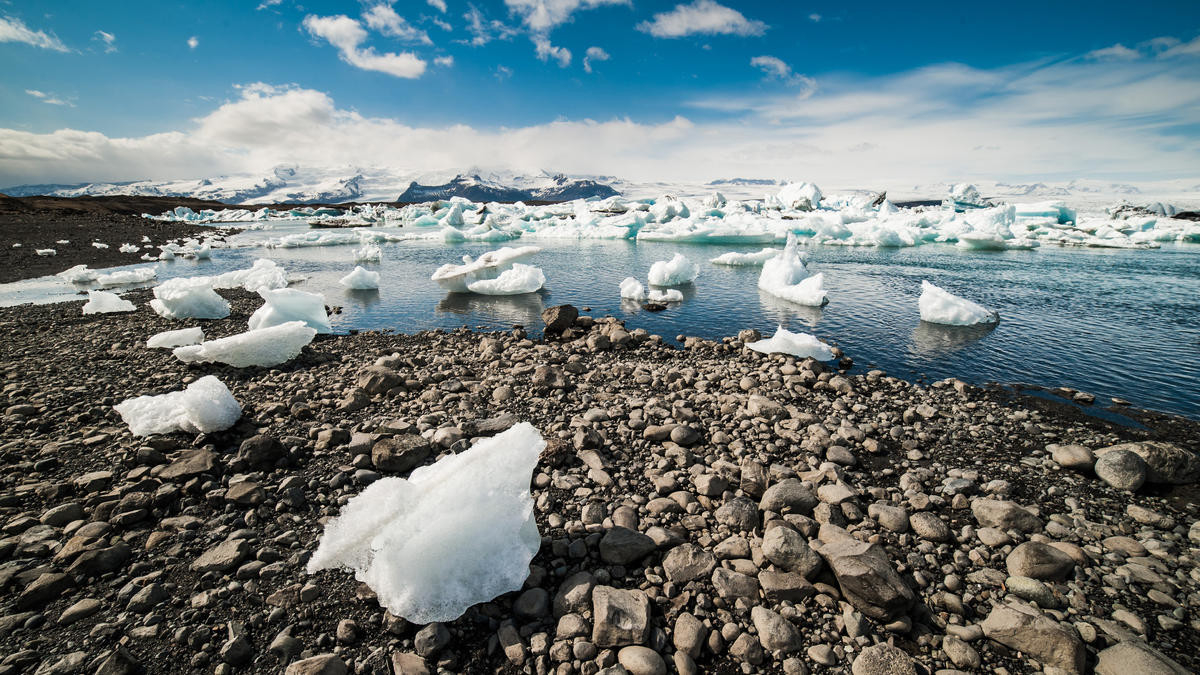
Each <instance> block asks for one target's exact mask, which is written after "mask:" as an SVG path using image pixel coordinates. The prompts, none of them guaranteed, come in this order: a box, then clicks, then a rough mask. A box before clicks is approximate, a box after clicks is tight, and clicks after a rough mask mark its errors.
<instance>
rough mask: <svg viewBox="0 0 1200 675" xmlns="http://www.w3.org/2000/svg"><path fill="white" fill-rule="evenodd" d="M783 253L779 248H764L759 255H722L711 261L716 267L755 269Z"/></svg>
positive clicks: (731, 252) (733, 253) (732, 253)
mask: <svg viewBox="0 0 1200 675" xmlns="http://www.w3.org/2000/svg"><path fill="white" fill-rule="evenodd" d="M780 253H781V251H780V250H779V249H777V248H764V249H763V250H761V251H758V252H757V253H735V252H733V251H730V252H729V253H722V254H721V255H719V256H717V257H715V258H712V259H710V260H709V262H710V263H712V264H714V265H728V266H731V267H753V266H755V265H761V264H763V263H765V262H767V261H768V260H770V259H771V258H774V257H775V256H777V255H779V254H780Z"/></svg>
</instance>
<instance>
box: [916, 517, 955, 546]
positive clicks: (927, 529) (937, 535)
mask: <svg viewBox="0 0 1200 675" xmlns="http://www.w3.org/2000/svg"><path fill="white" fill-rule="evenodd" d="M908 523H909V525H910V526H911V527H912V530H913V532H916V533H917V536H919V537H921V538H923V539H928V540H929V541H936V542H939V543H940V542H946V541H950V540H951V539H953V538H954V535H953V534H951V532H950V526H949V525H947V524H946V523H945V522H944V521H943V520H942V519H941V518H938V517H937V515H935V514H933V513H930V512H928V511H918V512H917V513H914V514H912V515H911V516H909V517H908Z"/></svg>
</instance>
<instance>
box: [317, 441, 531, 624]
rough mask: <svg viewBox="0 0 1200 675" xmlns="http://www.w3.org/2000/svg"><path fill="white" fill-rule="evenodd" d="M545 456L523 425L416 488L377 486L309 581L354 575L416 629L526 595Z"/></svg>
mask: <svg viewBox="0 0 1200 675" xmlns="http://www.w3.org/2000/svg"><path fill="white" fill-rule="evenodd" d="M544 447H545V442H544V441H543V440H542V437H541V435H540V434H538V431H537V429H535V428H534V427H533V426H532V425H530V424H529V423H527V422H522V423H521V424H518V425H516V426H514V427H513V428H511V429H509V430H508V431H505V432H504V433H502V434H499V435H498V436H494V437H492V438H489V439H486V440H483V441H480V442H479V443H477V444H475V445H474V446H473V447H471V448H469V449H467V450H465V451H463V452H461V453H459V454H456V455H455V454H450V455H446V456H445V457H444V458H442V459H440V460H438V461H437V462H436V463H435V464H432V465H429V466H423V467H420V468H418V469H416V470H414V471H413V472H412V474H411V475H410V476H409V477H408V479H407V480H405V479H404V478H398V477H388V478H384V479H382V480H379V481H376V482H375V483H372V484H371V485H370V486H368V487H367V488H366V489H365V490H363V491H362V493H361V494H359V495H358V496H356V497H354V498H352V499H351V500H350V501H349V502H348V503H347V504H346V506H345V507H343V509H342V512H341V515H339V516H338V517H337V518H335V519H334V520H332V521H330V522H329V524H328V525H326V527H325V533H324V534H323V535H322V537H321V543H320V545H319V546H318V547H317V550H316V551H315V552H314V553H313V555H312V558H311V559H310V560H309V562H308V572H309V574H314V573H316V572H318V571H320V570H324V569H336V568H345V569H350V570H353V571H354V577H355V579H357V580H358V581H361V582H363V583H366V584H367V585H368V586H370V587H371V590H373V591H375V595H376V597H377V598H378V599H379V604H380V605H382V606H384V607H386V608H387V609H388V610H389V611H390V612H391V613H392V614H395V615H396V616H399V617H403V618H405V619H407V620H409V621H411V622H413V623H417V624H426V623H431V622H435V621H451V620H453V619H456V618H458V617H459V616H461V615H462V614H463V612H465V611H466V610H467V609H468V608H470V607H471V606H472V605H475V604H477V603H481V602H488V601H489V600H492V599H493V598H495V597H496V596H498V595H500V594H502V593H507V592H509V591H516V590H519V589H520V588H521V587H522V586H523V585H524V582H525V579H526V578H527V577H528V576H529V563H530V561H532V560H533V557H534V555H536V554H537V552H538V549H539V548H540V547H541V537H540V535H539V534H538V529H537V523H536V522H535V521H534V514H533V497H532V496H531V495H530V493H529V481H530V478H531V476H532V474H533V470H534V468H535V467H536V466H537V462H538V456H539V455H540V453H541V451H542V449H543V448H544Z"/></svg>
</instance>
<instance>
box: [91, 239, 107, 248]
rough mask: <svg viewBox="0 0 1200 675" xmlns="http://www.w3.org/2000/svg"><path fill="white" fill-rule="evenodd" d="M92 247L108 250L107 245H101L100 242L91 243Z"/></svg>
mask: <svg viewBox="0 0 1200 675" xmlns="http://www.w3.org/2000/svg"><path fill="white" fill-rule="evenodd" d="M92 247H93V248H108V244H103V243H101V242H98V241H93V242H92Z"/></svg>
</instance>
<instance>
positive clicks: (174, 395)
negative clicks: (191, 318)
mask: <svg viewBox="0 0 1200 675" xmlns="http://www.w3.org/2000/svg"><path fill="white" fill-rule="evenodd" d="M197 330H199V329H197ZM113 409H115V410H116V411H117V413H119V414H120V415H121V419H122V420H124V421H125V423H126V424H128V425H129V431H130V433H132V434H133V435H134V436H150V435H153V434H169V433H172V432H175V431H184V432H187V433H193V434H194V433H212V432H214V431H224V430H226V429H228V428H230V427H232V426H233V425H234V424H237V421H238V420H239V419H241V417H242V406H241V404H239V403H238V402H237V399H235V398H234V397H233V394H232V393H231V392H230V391H229V387H226V386H225V383H223V382H221V381H220V380H218V379H217V378H216V377H214V376H212V375H206V376H205V377H202V378H200V379H198V380H196V381H195V382H193V383H191V384H189V385H188V386H187V388H186V389H184V390H183V391H173V392H171V393H169V394H163V395H161V396H139V397H137V398H131V399H129V400H127V401H122V402H121V403H118V404H117V405H115V406H113Z"/></svg>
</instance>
